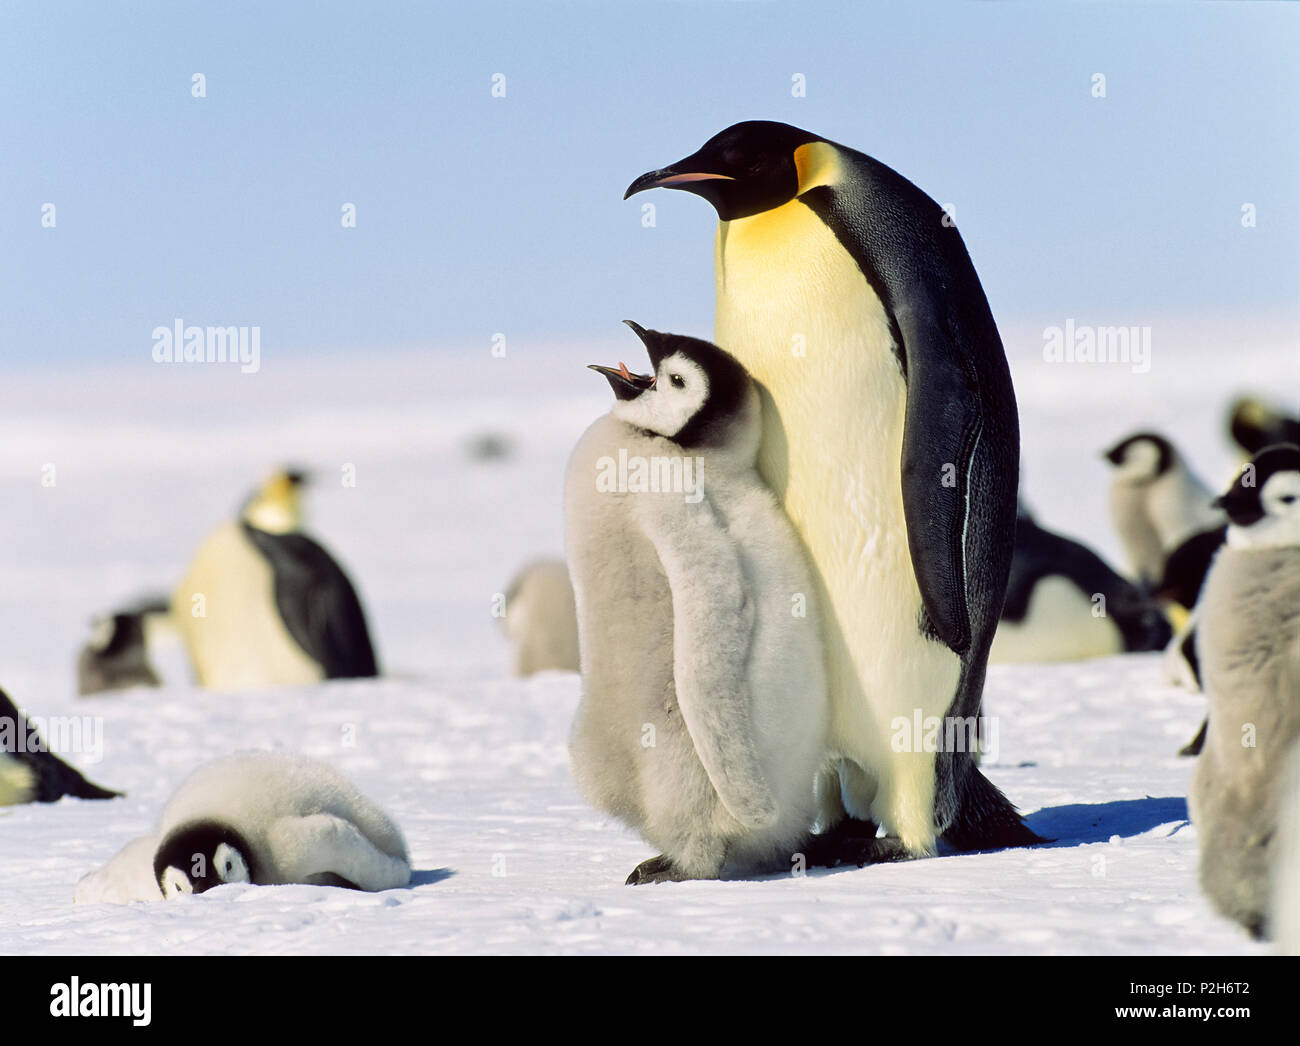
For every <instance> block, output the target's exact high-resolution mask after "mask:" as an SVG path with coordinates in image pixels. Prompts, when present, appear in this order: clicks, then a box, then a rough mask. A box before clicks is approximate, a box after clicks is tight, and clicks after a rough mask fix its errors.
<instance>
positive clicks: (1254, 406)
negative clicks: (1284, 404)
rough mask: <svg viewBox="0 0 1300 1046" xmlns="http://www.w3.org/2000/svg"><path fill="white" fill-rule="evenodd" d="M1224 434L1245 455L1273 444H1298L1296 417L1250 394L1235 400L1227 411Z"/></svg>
mask: <svg viewBox="0 0 1300 1046" xmlns="http://www.w3.org/2000/svg"><path fill="white" fill-rule="evenodd" d="M1228 434H1229V435H1230V436H1231V437H1232V440H1233V442H1234V443H1236V444H1237V446H1238V447H1240V448H1241V449H1242V450H1243V451H1245V453H1246V454H1247V455H1248V456H1254V455H1255V454H1258V453H1259V452H1260V451H1261V450H1263V449H1264V448H1265V447H1267V446H1270V445H1271V444H1274V443H1297V444H1300V417H1298V416H1296V415H1295V414H1287V413H1285V412H1284V411H1280V410H1278V409H1277V408H1276V407H1273V406H1270V405H1269V404H1267V403H1265V402H1264V401H1263V400H1261V399H1257V398H1256V397H1254V396H1242V397H1240V398H1239V399H1237V400H1235V401H1234V402H1233V404H1232V408H1231V409H1230V411H1229V412H1228Z"/></svg>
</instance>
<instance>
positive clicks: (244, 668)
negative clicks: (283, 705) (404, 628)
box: [172, 471, 379, 690]
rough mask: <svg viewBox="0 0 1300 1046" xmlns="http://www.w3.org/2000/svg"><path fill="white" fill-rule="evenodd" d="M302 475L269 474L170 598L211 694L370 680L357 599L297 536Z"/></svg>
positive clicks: (322, 555) (318, 551) (327, 561)
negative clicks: (268, 687) (364, 678)
mask: <svg viewBox="0 0 1300 1046" xmlns="http://www.w3.org/2000/svg"><path fill="white" fill-rule="evenodd" d="M305 482H306V477H305V476H304V474H303V473H301V472H296V471H282V472H276V473H275V474H274V475H272V476H271V477H270V479H268V480H267V481H266V483H265V484H264V485H263V486H262V488H261V489H260V490H258V491H257V492H256V493H255V494H254V495H253V496H252V497H251V498H249V499H248V501H247V502H245V504H244V507H243V509H242V511H241V512H240V514H239V518H238V519H236V520H233V521H232V522H230V523H226V524H224V525H223V526H221V527H220V528H218V529H217V530H216V531H215V532H214V533H213V534H212V535H210V536H209V537H208V538H207V540H206V541H205V542H204V543H203V545H202V546H201V547H200V548H199V551H198V553H197V554H196V555H195V557H194V560H193V562H192V563H191V564H190V567H189V570H188V571H187V572H186V575H185V577H184V579H183V580H182V581H181V583H180V585H179V586H177V588H176V592H175V593H174V595H173V596H172V608H173V611H172V615H173V619H174V621H175V624H176V627H177V629H178V630H179V631H180V633H181V636H182V638H183V639H184V641H185V645H186V648H187V650H188V651H189V656H190V661H191V664H192V665H193V668H194V673H195V676H196V678H197V680H198V682H199V683H200V684H201V685H203V686H206V687H211V688H213V689H218V690H240V689H249V688H253V687H263V686H285V685H295V684H305V683H314V682H317V681H319V680H321V679H352V678H360V677H368V676H375V675H378V672H379V670H378V667H377V665H376V662H375V653H374V648H373V647H372V645H371V642H370V633H369V630H368V629H367V627H366V619H365V615H364V613H363V612H362V609H361V602H360V600H359V599H358V598H357V593H356V590H355V589H354V588H353V587H352V583H351V581H349V580H348V577H347V575H346V574H344V572H343V570H342V569H341V568H340V567H339V565H338V564H337V563H336V562H335V561H334V559H333V558H332V557H331V556H330V554H329V553H328V552H327V551H326V550H325V549H324V548H322V547H321V546H320V545H319V544H318V543H317V542H316V541H314V540H312V539H311V538H309V537H308V536H307V535H306V534H304V533H302V531H301V530H300V527H301V522H302V511H301V506H300V490H301V487H302V485H303V484H304V483H305Z"/></svg>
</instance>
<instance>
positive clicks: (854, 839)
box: [806, 817, 912, 868]
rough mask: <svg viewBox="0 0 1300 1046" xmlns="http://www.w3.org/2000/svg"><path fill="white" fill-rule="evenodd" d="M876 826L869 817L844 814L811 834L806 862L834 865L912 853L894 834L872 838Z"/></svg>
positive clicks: (904, 857)
mask: <svg viewBox="0 0 1300 1046" xmlns="http://www.w3.org/2000/svg"><path fill="white" fill-rule="evenodd" d="M877 831H879V826H878V825H876V824H875V823H874V822H872V821H860V820H858V819H857V818H856V817H846V818H844V820H842V821H840V822H839V823H838V824H836V825H834V826H833V827H831V828H829V829H827V830H826V831H825V832H823V833H822V834H821V835H814V836H813V837H812V839H811V840H810V841H809V843H808V846H807V848H806V851H807V857H808V864H809V865H811V866H813V867H815V868H834V867H835V866H836V865H841V864H856V865H857V866H858V867H859V868H862V867H864V866H866V865H868V864H883V863H885V862H886V861H906V860H908V859H909V858H910V857H911V856H912V854H911V853H909V852H908V850H907V848H906V847H905V846H904V845H903V841H902V840H901V839H899V838H897V837H895V836H885V837H883V838H880V839H878V838H876V832H877Z"/></svg>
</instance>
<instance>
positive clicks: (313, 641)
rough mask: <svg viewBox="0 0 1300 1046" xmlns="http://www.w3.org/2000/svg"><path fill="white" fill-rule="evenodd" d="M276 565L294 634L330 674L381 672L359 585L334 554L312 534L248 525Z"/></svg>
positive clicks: (278, 595) (280, 602) (283, 608)
mask: <svg viewBox="0 0 1300 1046" xmlns="http://www.w3.org/2000/svg"><path fill="white" fill-rule="evenodd" d="M243 528H244V532H245V533H246V534H247V535H248V539H249V540H250V541H251V542H252V543H253V544H254V545H255V546H256V547H257V549H258V551H260V552H261V553H262V554H263V555H264V556H265V557H266V559H267V562H268V563H270V565H271V571H272V575H273V577H274V579H275V603H276V607H277V609H278V610H279V612H280V617H281V619H282V620H283V621H284V624H285V627H286V628H287V629H288V630H289V634H290V635H291V636H293V638H294V640H295V641H296V642H297V643H298V645H299V646H301V647H302V649H303V651H304V652H306V654H307V655H308V656H309V657H311V658H312V659H313V660H314V661H316V662H317V663H318V664H319V665H320V666H321V669H322V670H323V671H324V674H325V678H326V679H357V678H363V677H371V676H376V675H378V674H379V668H378V665H377V663H376V659H375V650H374V646H373V645H372V643H371V641H370V631H369V629H368V628H367V627H366V617H365V613H364V612H363V611H362V609H361V601H360V599H358V598H357V593H356V589H355V588H353V587H352V582H351V581H350V580H348V576H347V575H346V574H345V573H343V570H342V568H341V567H340V566H339V565H338V564H337V563H336V562H335V561H334V558H333V557H332V556H331V555H330V554H329V553H328V552H326V551H325V549H324V548H322V547H321V546H320V545H319V544H318V543H317V542H315V541H313V540H312V539H311V538H309V537H307V535H305V534H302V533H299V532H297V531H293V532H290V533H286V534H271V533H268V532H267V531H264V530H259V529H258V528H256V527H254V526H250V525H249V524H248V523H244V524H243Z"/></svg>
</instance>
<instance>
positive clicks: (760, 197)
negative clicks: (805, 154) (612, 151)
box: [623, 120, 823, 221]
mask: <svg viewBox="0 0 1300 1046" xmlns="http://www.w3.org/2000/svg"><path fill="white" fill-rule="evenodd" d="M822 140H823V139H821V138H819V137H818V136H817V135H815V134H812V133H811V132H809V131H804V130H801V129H800V128H798V127H791V126H790V125H789V124H787V123H775V122H773V121H771V120H746V121H745V122H744V123H738V124H734V125H733V126H731V127H728V128H727V129H726V130H725V131H722V132H720V133H718V134H715V135H714V136H713V137H712V138H710V139H709V140H708V141H707V142H705V143H704V146H703V148H701V149H700V150H699V151H698V152H694V153H692V154H691V155H690V156H687V157H686V158H685V159H682V160H678V161H677V162H676V163H674V164H671V165H669V166H668V167H661V168H660V169H659V170H657V171H647V172H646V173H645V174H643V175H641V177H640V178H638V179H637V180H636V181H634V182H633V183H632V184H631V185H629V186H628V187H627V192H625V193H624V194H623V199H625V200H626V199H627V198H628V197H629V196H631V195H633V194H634V193H639V192H641V191H642V190H644V189H653V188H656V187H659V186H662V187H663V188H666V189H685V190H686V191H687V192H693V193H695V195H697V196H703V197H704V198H705V199H706V200H708V201H709V203H711V204H713V206H714V208H715V209H716V210H717V212H718V217H719V218H720V219H721V220H722V221H732V220H734V219H736V218H748V217H749V216H750V215H754V214H760V213H762V212H763V211H770V210H771V209H772V208H773V207H780V206H781V205H782V204H785V203H789V202H790V201H791V200H793V199H794V198H795V197H796V196H797V195H798V194H799V181H800V171H799V164H800V157H799V155H798V152H799V149H800V147H801V146H805V145H808V144H810V143H812V142H819V141H822Z"/></svg>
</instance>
